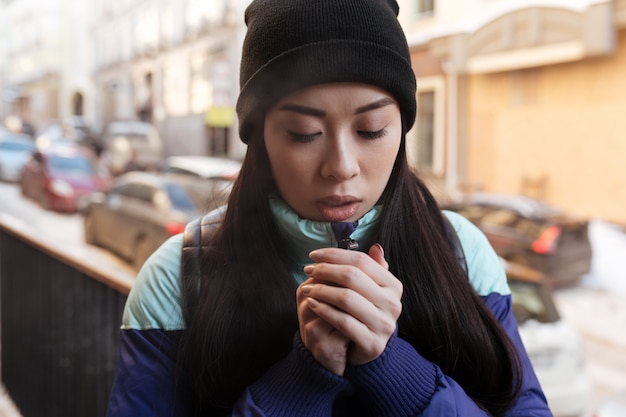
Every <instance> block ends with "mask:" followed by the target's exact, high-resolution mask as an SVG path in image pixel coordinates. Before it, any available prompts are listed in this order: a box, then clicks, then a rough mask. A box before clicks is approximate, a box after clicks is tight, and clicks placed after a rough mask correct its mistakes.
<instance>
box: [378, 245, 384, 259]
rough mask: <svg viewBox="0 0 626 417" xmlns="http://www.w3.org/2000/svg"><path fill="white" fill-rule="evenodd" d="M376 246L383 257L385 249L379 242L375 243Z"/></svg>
mask: <svg viewBox="0 0 626 417" xmlns="http://www.w3.org/2000/svg"><path fill="white" fill-rule="evenodd" d="M376 246H377V247H378V250H379V251H380V254H381V255H383V258H384V257H385V250H384V249H383V247H382V246H381V245H380V243H376Z"/></svg>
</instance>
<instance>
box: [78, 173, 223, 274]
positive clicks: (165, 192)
mask: <svg viewBox="0 0 626 417" xmlns="http://www.w3.org/2000/svg"><path fill="white" fill-rule="evenodd" d="M212 192H213V188H212V184H210V183H209V182H207V183H206V187H205V188H204V189H201V188H200V186H199V184H198V183H195V182H194V183H193V184H190V183H187V182H185V181H181V180H180V179H178V178H176V177H171V176H167V175H161V174H155V173H149V172H141V171H135V172H128V173H125V174H122V175H120V176H119V177H117V178H116V179H115V181H114V184H113V186H112V187H111V189H110V191H109V192H108V193H98V194H94V195H92V196H91V197H90V199H89V201H88V202H87V203H86V205H85V206H84V208H83V210H82V212H83V215H84V229H85V241H86V242H87V243H89V244H92V245H97V246H101V247H103V248H105V249H107V250H110V251H111V252H113V253H115V254H117V255H118V256H120V257H122V258H124V259H126V260H127V261H128V262H130V263H131V264H132V265H133V266H134V267H135V268H137V269H139V267H141V265H143V263H144V262H145V260H146V259H147V258H148V257H149V256H150V254H152V252H154V250H155V249H157V248H158V247H159V246H160V245H161V244H162V243H163V242H164V241H165V240H167V239H168V238H169V237H170V236H173V235H175V234H178V233H181V232H182V231H183V230H184V227H185V225H186V224H187V223H188V222H190V221H191V220H193V219H194V218H196V217H199V216H200V215H201V214H202V213H203V212H204V211H208V210H211V209H213V208H215V207H217V206H221V205H222V204H224V203H225V198H226V196H225V195H221V196H219V197H214V196H213V195H211V193H212Z"/></svg>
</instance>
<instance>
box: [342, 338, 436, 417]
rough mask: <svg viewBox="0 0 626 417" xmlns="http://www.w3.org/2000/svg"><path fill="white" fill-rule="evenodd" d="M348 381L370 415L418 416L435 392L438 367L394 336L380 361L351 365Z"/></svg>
mask: <svg viewBox="0 0 626 417" xmlns="http://www.w3.org/2000/svg"><path fill="white" fill-rule="evenodd" d="M345 378H346V379H348V380H349V381H350V382H352V383H353V384H354V386H355V388H356V391H357V399H358V401H359V405H360V408H361V410H362V411H363V412H364V413H366V414H367V415H372V416H393V417H397V416H414V415H418V414H420V413H421V412H422V411H423V410H424V409H425V408H426V406H428V404H429V403H430V401H431V399H432V397H433V395H434V393H435V390H436V385H437V380H436V379H437V367H436V366H435V365H434V364H433V363H432V362H430V361H428V360H426V359H424V357H422V356H421V355H420V354H419V353H418V352H417V351H416V350H415V349H414V348H413V346H411V344H409V343H408V342H407V341H405V340H403V339H401V338H399V337H397V336H396V335H393V336H392V337H391V338H390V339H389V343H387V347H386V348H385V350H384V351H383V353H382V354H381V355H380V356H379V357H378V358H377V359H375V360H373V361H372V362H369V363H367V364H365V365H361V366H349V367H348V368H346V372H345Z"/></svg>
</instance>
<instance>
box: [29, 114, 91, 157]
mask: <svg viewBox="0 0 626 417" xmlns="http://www.w3.org/2000/svg"><path fill="white" fill-rule="evenodd" d="M35 142H36V144H37V148H38V149H39V150H45V149H46V148H47V147H49V146H51V145H54V144H57V143H73V144H76V145H81V146H85V147H87V148H90V149H92V150H93V151H94V152H96V154H97V153H98V152H97V150H98V149H97V147H96V146H95V145H96V144H95V135H94V134H93V132H92V131H91V128H90V127H89V126H88V125H87V123H86V122H85V120H84V119H83V117H82V116H76V115H75V116H70V117H68V118H66V119H65V120H63V121H62V122H61V121H52V122H50V123H48V125H46V127H44V128H43V129H41V131H40V132H39V134H38V135H37V137H36V139H35Z"/></svg>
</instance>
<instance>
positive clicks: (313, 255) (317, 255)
mask: <svg viewBox="0 0 626 417" xmlns="http://www.w3.org/2000/svg"><path fill="white" fill-rule="evenodd" d="M321 256H322V251H321V250H320V249H316V250H314V251H313V252H311V253H309V258H311V259H313V260H316V259H318V258H320V257H321Z"/></svg>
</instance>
